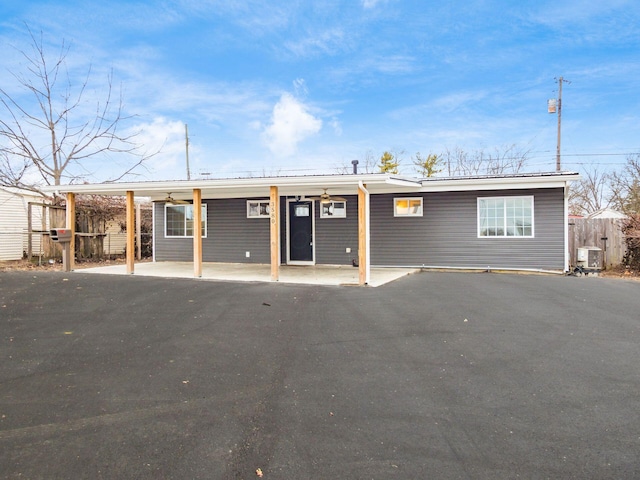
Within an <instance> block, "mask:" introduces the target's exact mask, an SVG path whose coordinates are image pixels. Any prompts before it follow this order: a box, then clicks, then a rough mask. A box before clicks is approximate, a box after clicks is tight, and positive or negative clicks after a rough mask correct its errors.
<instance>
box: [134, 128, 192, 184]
mask: <svg viewBox="0 0 640 480" xmlns="http://www.w3.org/2000/svg"><path fill="white" fill-rule="evenodd" d="M131 131H132V132H137V135H136V137H135V142H136V143H138V144H141V145H144V149H145V151H146V153H147V154H152V153H154V152H158V153H157V154H156V155H155V156H154V157H153V158H152V159H151V160H150V163H149V164H148V165H147V167H148V168H149V169H150V171H151V172H150V173H151V175H152V176H153V177H158V176H161V177H163V178H168V177H172V178H186V160H185V156H186V151H185V128H184V123H182V122H180V121H172V120H169V119H167V118H164V117H157V118H154V119H153V121H152V122H150V123H143V124H138V125H136V126H134V127H133V128H132V129H131ZM190 153H192V152H190ZM175 172H178V173H175Z"/></svg>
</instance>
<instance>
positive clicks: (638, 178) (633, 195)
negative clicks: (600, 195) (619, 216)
mask: <svg viewBox="0 0 640 480" xmlns="http://www.w3.org/2000/svg"><path fill="white" fill-rule="evenodd" d="M609 178H610V188H611V192H612V204H613V205H614V206H615V207H616V208H617V209H618V210H620V211H622V212H624V213H626V214H628V215H633V214H640V154H638V153H636V154H635V155H630V156H628V157H627V162H626V164H625V166H624V168H623V169H622V172H613V173H612V174H611V175H610V177H609Z"/></svg>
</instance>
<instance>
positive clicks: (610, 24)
mask: <svg viewBox="0 0 640 480" xmlns="http://www.w3.org/2000/svg"><path fill="white" fill-rule="evenodd" d="M0 19H1V20H0V45H1V46H0V48H1V51H2V53H3V55H2V57H3V68H2V71H0V82H1V83H0V84H1V85H2V87H3V88H5V89H6V90H8V91H10V92H15V94H16V95H18V90H14V88H15V80H14V79H13V77H12V76H11V75H10V73H9V72H10V71H14V72H15V71H22V70H21V69H23V68H24V62H23V60H22V59H21V58H20V55H19V53H18V51H17V50H16V49H18V50H26V49H28V48H29V41H30V39H29V36H28V32H27V29H26V27H25V23H26V24H28V25H29V27H30V28H31V29H32V30H33V31H35V32H40V31H42V32H43V34H44V40H45V44H46V45H47V46H48V47H50V48H51V50H50V51H51V52H52V54H53V55H55V54H56V52H57V51H58V49H59V46H60V44H61V42H62V40H63V39H64V40H65V42H67V43H68V44H69V46H70V51H69V55H68V58H67V60H68V68H69V72H70V75H71V78H72V81H80V80H79V79H80V78H82V75H84V74H86V71H87V68H88V66H89V65H91V66H92V73H91V80H90V82H91V89H90V90H89V91H88V93H87V98H90V97H91V96H92V95H94V94H95V95H97V97H100V92H101V87H104V82H105V79H106V77H107V75H108V73H109V71H110V70H113V76H114V82H115V83H116V84H117V85H122V89H123V94H124V102H125V108H126V111H127V113H129V114H135V115H137V117H136V118H135V120H134V121H133V122H131V123H130V124H129V125H128V127H130V128H137V129H141V131H142V133H141V136H140V137H139V138H140V140H141V141H144V143H145V144H146V145H147V146H148V148H149V149H156V148H159V147H160V146H162V151H161V153H160V154H159V155H157V156H156V157H155V158H154V159H153V160H152V161H151V163H150V164H149V171H147V172H141V173H142V174H143V175H142V176H141V177H139V178H137V179H139V180H143V179H180V178H185V177H186V172H185V142H184V125H185V124H188V128H189V134H190V152H189V153H190V163H191V170H192V177H196V178H197V177H199V176H200V175H202V174H204V173H210V174H211V175H212V176H213V177H237V176H247V175H264V174H279V175H285V174H287V175H290V174H313V173H336V172H337V170H338V169H339V168H340V167H341V166H345V165H346V166H349V167H350V164H351V160H352V159H359V160H360V161H361V162H363V161H364V159H365V157H366V156H367V155H370V156H371V155H373V156H374V157H376V158H379V157H380V155H381V154H382V153H383V151H385V150H390V151H393V152H396V153H400V157H401V158H402V160H403V165H402V167H401V171H402V173H405V174H408V175H413V174H414V172H413V171H412V167H411V165H410V164H411V157H412V156H413V155H414V154H415V153H416V152H421V153H422V154H428V153H441V152H443V151H445V150H447V149H449V150H453V149H455V148H460V149H463V150H467V151H470V152H471V151H475V150H479V149H484V150H486V151H493V150H494V149H496V148H497V149H501V148H504V147H505V146H509V145H513V144H515V145H517V147H518V148H519V149H521V150H527V151H529V152H530V154H529V155H530V161H529V167H528V170H529V171H553V170H554V169H555V151H556V129H557V117H556V116H555V115H550V114H548V113H547V99H549V98H554V97H555V96H557V87H558V85H557V81H556V79H557V78H558V77H560V76H563V77H564V78H565V79H567V80H569V81H570V82H571V83H570V84H569V83H567V84H564V87H563V110H562V119H563V122H562V132H563V135H562V147H563V148H562V153H563V168H564V169H567V170H580V169H581V168H585V166H592V165H596V166H599V167H601V168H604V169H611V168H617V167H619V166H621V165H622V164H623V163H624V161H625V158H626V155H627V154H629V153H637V152H640V89H639V85H640V3H638V2H637V1H636V0H629V1H626V0H610V1H607V2H601V1H596V0H590V1H585V0H574V1H562V0H554V1H547V0H538V1H528V0H523V1H519V2H513V1H496V0H467V1H465V2H450V1H449V2H447V1H441V2H431V1H401V0H350V1H347V0H343V1H337V0H336V1H332V0H324V1H321V2H317V1H296V0H287V1H269V2H267V1H254V0H247V1H235V0H230V1H215V0H182V1H173V2H169V1H166V2H165V1H135V0H134V1H131V0H127V1H118V0H115V1H109V2H91V1H76V0H47V1H44V0H43V1H38V0H36V1H29V0H24V1H21V2H15V1H7V0H2V1H1V2H0ZM402 152H404V153H402ZM125 163H126V159H120V158H114V157H109V158H103V159H100V160H99V161H97V162H96V164H95V165H94V166H91V167H90V168H89V170H90V172H91V173H90V176H89V180H91V181H103V180H105V179H106V178H108V177H109V175H110V173H109V171H110V170H113V169H117V168H120V167H122V165H124V164H125Z"/></svg>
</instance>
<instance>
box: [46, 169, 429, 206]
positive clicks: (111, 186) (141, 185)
mask: <svg viewBox="0 0 640 480" xmlns="http://www.w3.org/2000/svg"><path fill="white" fill-rule="evenodd" d="M360 182H362V183H363V184H364V185H366V188H367V190H369V191H370V192H371V193H392V192H417V191H419V190H420V188H421V185H422V183H421V181H420V180H419V179H412V178H407V177H401V176H398V175H389V174H363V175H358V174H355V175H354V174H352V175H312V176H291V177H252V178H222V179H208V180H166V181H147V182H128V183H96V184H78V185H57V186H53V185H51V186H47V187H46V188H45V191H47V192H50V193H54V192H57V193H75V194H91V195H114V196H118V195H126V192H127V191H132V192H134V193H135V195H136V196H139V197H150V198H151V200H162V199H164V198H165V197H166V196H167V195H168V194H169V193H170V194H171V196H172V197H173V198H175V199H179V200H187V199H191V197H192V195H193V190H194V189H200V190H201V192H202V198H241V197H247V198H252V197H260V196H268V195H269V188H270V187H271V186H276V187H278V194H279V195H285V196H287V195H292V196H293V195H301V196H311V195H320V194H321V193H322V192H323V190H324V189H327V190H328V192H329V193H330V194H331V195H349V194H351V195H355V194H357V192H358V184H359V183H360Z"/></svg>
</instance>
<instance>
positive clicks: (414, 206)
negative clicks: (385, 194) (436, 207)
mask: <svg viewBox="0 0 640 480" xmlns="http://www.w3.org/2000/svg"><path fill="white" fill-rule="evenodd" d="M393 216H394V217H421V216H422V197H411V198H394V199H393Z"/></svg>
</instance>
